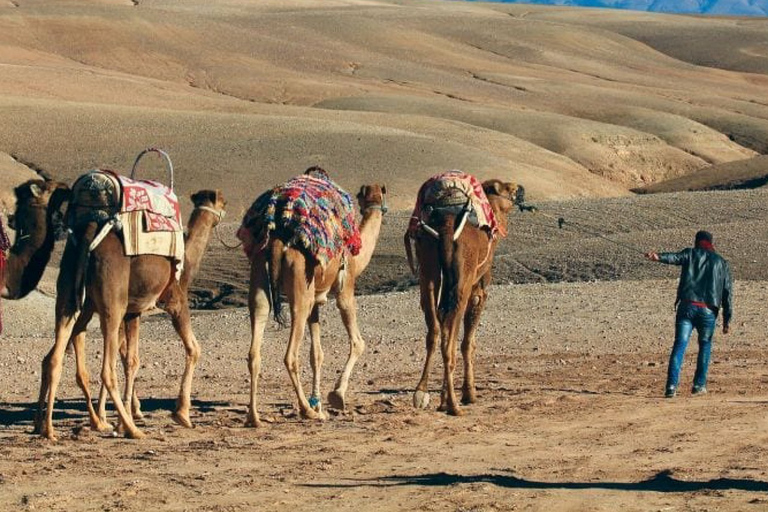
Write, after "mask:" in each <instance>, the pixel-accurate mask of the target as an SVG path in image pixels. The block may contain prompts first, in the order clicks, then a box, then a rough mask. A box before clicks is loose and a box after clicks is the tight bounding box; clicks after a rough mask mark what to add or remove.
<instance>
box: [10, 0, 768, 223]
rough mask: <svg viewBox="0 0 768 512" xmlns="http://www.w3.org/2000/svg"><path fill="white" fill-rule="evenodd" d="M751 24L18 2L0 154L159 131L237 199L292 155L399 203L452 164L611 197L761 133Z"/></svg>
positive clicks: (98, 149) (35, 157)
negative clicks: (377, 188) (371, 184)
mask: <svg viewBox="0 0 768 512" xmlns="http://www.w3.org/2000/svg"><path fill="white" fill-rule="evenodd" d="M766 34H768V21H766V20H764V19H749V20H738V19H727V20H726V19H711V18H692V17H688V16H671V15H661V14H647V13H637V12H630V11H609V10H603V11H591V10H589V11H584V10H579V9H569V8H550V7H541V6H538V7H537V6H528V5H503V4H481V3H474V2H473V3H464V2H435V1H406V2H403V1H396V0H376V1H374V0H348V1H342V0H334V1H320V0H291V1H269V2H244V1H239V0H229V1H223V2H199V1H196V0H193V1H188V2H183V3H178V2H172V1H150V0H140V1H136V2H129V1H125V2H122V1H103V2H86V1H75V0H67V1H45V0H18V1H15V2H11V3H7V4H2V5H0V66H2V68H3V72H2V73H0V122H1V123H2V124H3V126H5V127H6V129H4V130H3V131H2V133H0V152H2V153H4V154H6V155H12V156H13V157H14V158H15V159H16V160H18V161H20V162H25V163H28V164H29V165H30V166H32V167H34V168H40V169H44V170H46V171H48V172H49V173H51V174H52V175H54V176H56V177H57V178H59V179H62V180H65V181H69V180H72V179H73V178H74V177H75V176H76V175H77V174H79V173H81V172H83V171H85V170H87V169H89V168H92V167H96V166H104V167H112V168H115V169H122V170H127V169H129V168H130V165H131V164H132V162H133V158H134V157H135V155H136V154H137V153H138V152H139V151H140V150H141V149H142V148H144V147H146V146H150V145H154V146H159V147H163V148H165V149H166V150H168V151H169V152H170V154H171V156H172V157H173V159H174V163H175V164H176V168H177V173H178V177H177V184H178V189H179V191H180V192H181V193H188V192H191V191H193V190H195V189H198V188H201V187H207V186H211V185H213V184H217V185H220V186H221V187H222V188H223V189H224V192H225V193H226V194H227V195H228V197H230V198H231V200H230V204H231V206H233V207H234V209H235V211H240V210H241V209H242V208H244V207H245V206H247V205H248V204H249V203H250V201H251V200H252V199H253V198H254V197H255V196H256V194H257V193H258V192H259V191H261V190H262V189H264V188H266V187H269V186H271V185H273V184H274V183H275V182H278V181H280V180H282V179H284V178H287V177H288V176H291V175H293V174H295V173H297V172H300V171H301V170H303V169H304V168H306V167H307V166H309V165H312V164H320V165H323V166H326V167H327V168H328V169H329V170H331V171H332V173H333V175H334V176H335V177H336V178H337V179H338V180H339V181H340V182H341V183H342V185H344V186H347V187H349V188H351V189H352V188H356V187H357V186H359V185H360V184H362V183H363V182H366V181H372V180H379V181H387V182H388V184H389V186H390V190H391V191H392V203H393V205H394V206H396V207H400V208H406V207H408V206H410V204H411V203H412V201H413V197H414V194H415V190H416V187H417V186H418V184H419V183H420V182H421V181H422V180H423V179H424V178H425V177H426V176H428V175H430V174H432V173H434V172H436V171H439V170H445V169H450V168H460V169H463V170H467V171H470V172H474V173H476V174H478V175H480V176H482V177H486V176H491V175H494V176H500V177H504V178H511V179H516V180H518V181H520V182H522V183H524V184H525V185H526V187H527V188H528V190H529V191H530V195H531V197H532V198H535V199H565V198H574V197H585V196H587V197H594V196H603V197H604V196H621V195H626V194H628V193H629V192H628V191H629V189H632V188H636V187H642V186H645V185H650V184H654V183H658V182H660V181H664V180H667V179H673V178H677V177H680V176H685V175H689V174H691V173H694V172H697V171H699V170H701V169H705V168H708V167H709V166H712V165H720V164H724V163H730V162H748V160H749V159H750V158H752V157H754V156H756V155H757V154H758V153H763V152H765V151H766V149H768V146H767V144H768V92H767V91H768V87H766V86H767V85H768V76H766V75H765V71H766V69H768V63H767V62H768V56H767V55H766V52H765V51H764V49H765V44H766V38H768V36H767V35H766ZM704 65H710V66H716V67H718V68H717V69H716V68H713V67H705V66H704ZM6 161H7V157H6V158H5V159H4V160H2V161H0V165H1V166H2V167H0V170H3V171H5V170H6V169H10V167H9V165H11V164H6V163H3V162H6ZM14 165H15V164H14ZM738 166H739V165H738V164H737V165H736V167H738ZM728 169H730V168H728ZM153 172H155V170H153V169H148V170H146V171H145V173H146V174H145V175H153ZM155 176H157V174H155ZM20 178H21V176H19V177H14V176H12V179H20ZM3 186H4V187H7V186H8V185H7V182H5V180H4V183H3Z"/></svg>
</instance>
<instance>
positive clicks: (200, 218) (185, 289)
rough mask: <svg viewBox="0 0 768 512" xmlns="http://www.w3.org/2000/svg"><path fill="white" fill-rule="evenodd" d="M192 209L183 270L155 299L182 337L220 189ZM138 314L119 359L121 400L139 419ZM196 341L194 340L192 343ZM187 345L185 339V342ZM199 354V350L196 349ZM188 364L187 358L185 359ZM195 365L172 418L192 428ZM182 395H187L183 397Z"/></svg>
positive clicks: (197, 199)
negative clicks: (122, 382)
mask: <svg viewBox="0 0 768 512" xmlns="http://www.w3.org/2000/svg"><path fill="white" fill-rule="evenodd" d="M190 199H191V200H192V204H193V206H194V209H193V210H192V214H191V215H190V218H189V222H188V223H187V234H186V236H185V237H184V269H183V270H182V272H181V276H180V278H179V280H178V281H176V280H172V282H171V283H170V284H169V285H168V287H167V288H166V289H165V291H164V292H163V294H162V295H161V296H160V298H159V299H158V303H157V305H158V306H159V307H160V308H162V309H163V310H164V311H165V312H167V313H168V314H169V315H171V321H172V322H173V328H174V329H175V330H176V332H177V333H178V334H179V337H181V339H182V340H184V338H185V336H191V337H192V338H193V339H195V338H194V333H193V332H192V330H191V324H190V320H189V301H188V296H189V286H190V284H191V283H192V280H194V278H195V276H196V275H197V272H198V270H200V263H201V261H202V259H203V255H204V254H205V250H206V249H207V247H208V242H209V240H210V237H211V232H212V230H213V228H215V227H216V226H217V225H218V224H219V222H221V220H222V219H223V218H224V208H225V207H226V201H225V200H224V196H223V195H222V194H221V192H220V191H218V190H216V191H213V190H201V191H199V192H197V193H195V194H192V196H191V197H190ZM139 319H140V317H139V314H136V313H130V314H128V315H126V317H125V319H124V324H123V326H121V331H122V332H121V334H122V335H121V337H120V341H121V343H120V358H121V359H122V361H123V369H124V371H125V392H124V394H123V401H124V402H125V403H126V404H127V402H128V401H129V400H130V407H128V413H129V414H130V415H131V416H132V417H133V418H142V417H143V414H142V412H141V402H140V401H139V398H138V396H137V394H136V391H135V388H134V384H135V380H136V374H137V373H138V371H139V362H140V361H139ZM195 343H196V342H195ZM185 346H186V342H185ZM198 355H199V351H198ZM188 364H189V361H188ZM193 369H194V368H190V369H188V370H187V369H185V373H186V372H187V371H189V372H190V378H189V382H187V383H186V384H187V385H189V386H190V389H184V384H185V381H184V379H182V389H181V391H180V392H179V402H178V404H177V409H176V411H175V412H174V419H175V420H176V421H177V422H178V423H179V424H181V425H183V426H185V427H191V426H192V422H191V421H190V419H189V406H190V401H189V396H190V392H191V384H192V379H191V372H192V371H193ZM182 397H187V398H186V399H183V398H182ZM106 399H107V389H106V387H105V386H103V385H102V386H101V392H100V393H99V419H100V420H101V421H102V422H105V423H106V401H107V400H106Z"/></svg>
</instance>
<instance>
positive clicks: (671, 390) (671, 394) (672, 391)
mask: <svg viewBox="0 0 768 512" xmlns="http://www.w3.org/2000/svg"><path fill="white" fill-rule="evenodd" d="M676 395H677V388H675V386H667V391H666V393H664V398H675V396H676Z"/></svg>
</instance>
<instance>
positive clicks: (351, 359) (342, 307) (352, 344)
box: [328, 281, 365, 410]
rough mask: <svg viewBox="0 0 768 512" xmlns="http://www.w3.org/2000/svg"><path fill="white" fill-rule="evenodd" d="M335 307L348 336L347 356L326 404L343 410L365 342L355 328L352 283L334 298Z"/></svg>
mask: <svg viewBox="0 0 768 512" xmlns="http://www.w3.org/2000/svg"><path fill="white" fill-rule="evenodd" d="M336 306H338V308H339V312H340V313H341V321H342V322H343V323H344V327H345V328H346V329H347V335H348V336H349V356H348V357H347V362H346V363H345V364H344V370H343V371H342V372H341V375H340V376H339V380H338V381H337V382H336V387H335V388H334V390H333V391H331V392H330V393H329V394H328V402H329V403H330V405H331V407H333V408H335V409H341V410H343V409H344V408H345V407H346V405H347V404H346V394H347V387H348V386H349V377H350V376H351V375H352V369H353V368H354V367H355V363H356V362H357V360H358V359H359V358H360V356H361V355H362V354H363V351H364V350H365V341H364V340H363V337H362V335H361V334H360V329H359V328H358V326H357V301H356V300H355V289H354V282H352V281H350V282H349V286H345V287H344V289H343V290H341V292H340V293H339V295H338V297H336Z"/></svg>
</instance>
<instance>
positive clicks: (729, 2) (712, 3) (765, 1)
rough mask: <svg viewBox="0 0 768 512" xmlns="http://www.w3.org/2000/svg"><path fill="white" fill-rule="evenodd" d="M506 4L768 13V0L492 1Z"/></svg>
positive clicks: (711, 13) (699, 12) (717, 13)
mask: <svg viewBox="0 0 768 512" xmlns="http://www.w3.org/2000/svg"><path fill="white" fill-rule="evenodd" d="M491 1H497V2H501V3H506V4H541V5H567V6H572V7H607V8H611V9H629V10H633V11H652V12H668V13H680V14H710V15H720V16H768V0H491Z"/></svg>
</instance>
